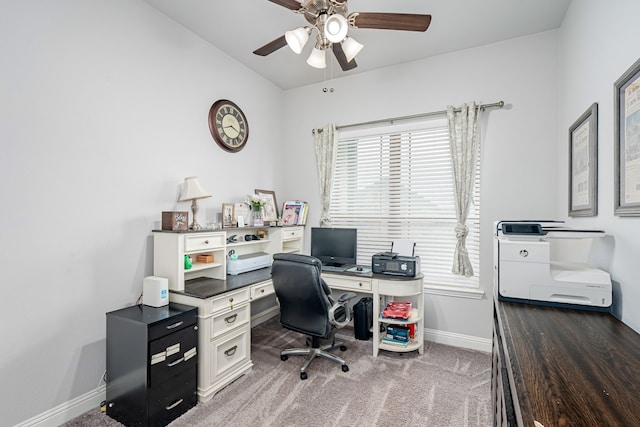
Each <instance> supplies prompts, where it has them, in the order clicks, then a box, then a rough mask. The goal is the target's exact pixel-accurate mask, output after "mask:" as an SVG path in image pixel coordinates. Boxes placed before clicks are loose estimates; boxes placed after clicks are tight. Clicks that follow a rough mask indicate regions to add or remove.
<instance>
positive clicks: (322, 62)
mask: <svg viewBox="0 0 640 427" xmlns="http://www.w3.org/2000/svg"><path fill="white" fill-rule="evenodd" d="M307 64H309V65H311V66H312V67H315V68H326V66H327V61H326V57H325V53H324V50H321V49H318V48H317V47H314V48H313V50H312V51H311V55H309V58H308V59H307Z"/></svg>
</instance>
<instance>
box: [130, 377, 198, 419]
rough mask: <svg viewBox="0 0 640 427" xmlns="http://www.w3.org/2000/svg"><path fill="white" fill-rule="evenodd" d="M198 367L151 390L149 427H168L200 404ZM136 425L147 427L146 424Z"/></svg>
mask: <svg viewBox="0 0 640 427" xmlns="http://www.w3.org/2000/svg"><path fill="white" fill-rule="evenodd" d="M196 380H197V378H196V367H195V366H193V367H192V368H191V369H189V370H188V371H186V372H185V373H184V374H183V375H181V376H180V377H176V378H174V379H173V380H171V381H167V382H165V383H163V384H160V385H159V386H157V387H151V388H150V389H149V407H148V411H149V424H148V425H149V426H166V425H167V424H169V423H170V422H171V421H173V420H175V419H176V418H178V417H179V416H180V415H182V414H184V413H185V412H187V411H188V410H189V409H190V408H192V407H194V406H196V404H197V403H198V395H197V393H196V384H197V381H196ZM135 425H147V424H146V423H142V424H135Z"/></svg>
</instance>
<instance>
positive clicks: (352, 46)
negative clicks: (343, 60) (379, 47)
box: [342, 37, 364, 62]
mask: <svg viewBox="0 0 640 427" xmlns="http://www.w3.org/2000/svg"><path fill="white" fill-rule="evenodd" d="M363 47H364V45H363V44H361V43H358V42H357V41H355V39H354V38H353V37H346V38H345V39H344V41H343V42H342V50H343V51H344V55H345V56H346V57H347V62H351V60H353V58H355V57H356V55H357V54H358V53H359V52H360V51H361V50H362V48H363Z"/></svg>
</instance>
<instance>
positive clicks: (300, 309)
mask: <svg viewBox="0 0 640 427" xmlns="http://www.w3.org/2000/svg"><path fill="white" fill-rule="evenodd" d="M321 266H322V264H321V262H320V260H319V259H317V258H315V257H311V256H307V255H298V254H274V255H273V264H272V265H271V279H272V280H273V287H274V289H275V291H276V297H277V298H278V303H279V304H280V323H281V324H282V326H284V327H285V328H287V329H290V330H292V331H296V332H300V333H303V334H305V335H309V336H310V337H311V345H310V347H306V348H290V349H286V350H282V351H281V352H280V359H282V360H283V361H284V360H287V358H288V356H300V355H306V356H307V358H306V360H305V361H304V363H303V364H302V367H301V368H300V379H302V380H306V379H307V372H306V369H307V367H308V366H309V364H310V363H311V361H312V360H313V359H314V358H316V357H317V356H320V357H324V358H326V359H329V360H333V361H334V362H338V363H340V364H341V365H342V371H343V372H347V371H348V370H349V367H348V366H347V362H345V361H344V359H342V358H340V357H338V356H336V355H334V354H332V353H329V352H328V350H332V349H334V348H338V347H340V350H342V351H345V350H346V349H347V347H345V345H344V343H342V342H336V341H335V337H334V334H335V333H336V331H337V330H338V329H339V328H342V327H344V326H346V325H347V324H348V323H349V322H350V321H351V313H350V309H349V301H350V300H351V299H352V298H355V296H356V294H355V293H353V292H347V293H344V294H342V295H341V296H340V298H339V299H338V301H337V302H334V301H333V299H332V298H331V289H330V288H329V286H328V285H327V284H326V283H325V281H324V280H322V278H321V277H320V267H321ZM329 338H331V339H332V343H331V344H328V345H324V346H320V339H329ZM307 343H309V340H307Z"/></svg>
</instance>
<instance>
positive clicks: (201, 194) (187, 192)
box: [178, 176, 211, 202]
mask: <svg viewBox="0 0 640 427" xmlns="http://www.w3.org/2000/svg"><path fill="white" fill-rule="evenodd" d="M205 197H211V194H209V193H208V192H207V191H206V190H205V189H204V188H202V185H200V181H198V177H197V176H188V177H186V178H185V179H184V184H182V191H181V192H180V198H179V199H178V201H179V202H184V201H187V200H194V199H204V198H205Z"/></svg>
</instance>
